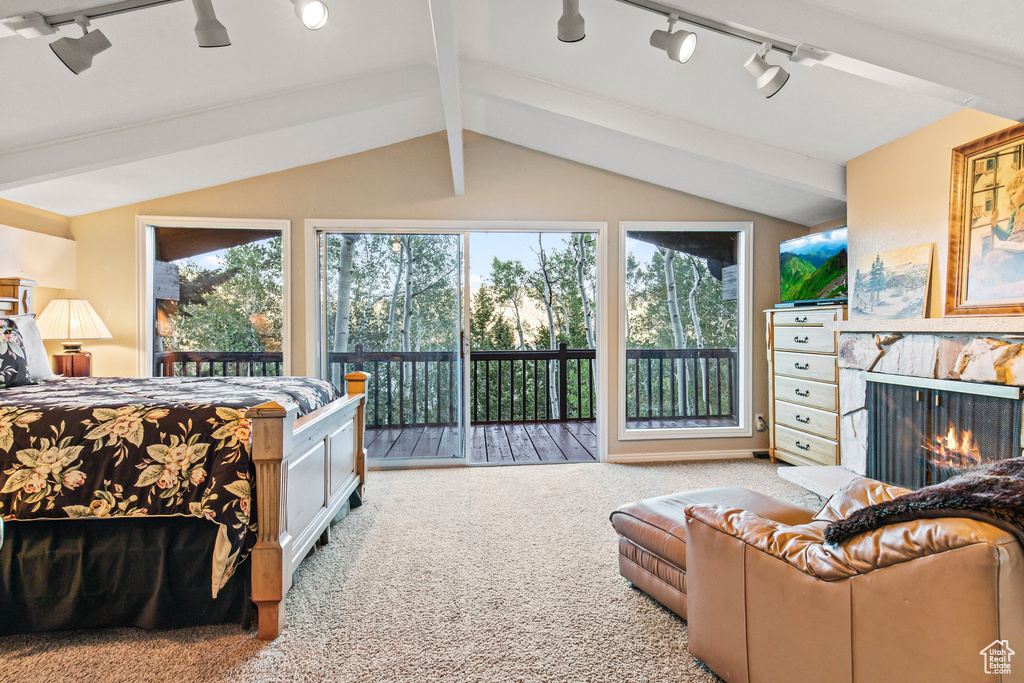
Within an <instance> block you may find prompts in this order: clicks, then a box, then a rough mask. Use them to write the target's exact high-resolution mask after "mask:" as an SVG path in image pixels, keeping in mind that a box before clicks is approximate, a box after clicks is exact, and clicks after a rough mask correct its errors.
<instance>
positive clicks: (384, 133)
mask: <svg viewBox="0 0 1024 683" xmlns="http://www.w3.org/2000/svg"><path fill="white" fill-rule="evenodd" d="M428 68H429V70H430V72H431V75H433V71H434V70H433V68H430V67H428ZM443 126H444V117H443V115H442V113H441V107H440V105H439V103H438V91H437V88H436V87H435V88H434V89H432V90H424V91H422V92H419V93H414V94H412V95H410V96H409V97H405V98H398V99H392V100H383V101H378V102H376V103H374V104H373V105H371V106H368V107H366V108H364V109H359V110H356V111H350V112H346V113H343V114H340V115H338V116H332V117H327V118H323V119H319V120H316V121H310V122H308V123H301V124H298V125H293V126H290V127H287V128H278V129H275V130H268V131H266V132H262V133H257V134H253V135H248V136H246V137H239V138H234V139H232V140H227V141H224V142H216V143H213V144H209V145H206V146H203V147H195V148H191V149H186V150H182V151H178V152H171V153H168V154H164V155H161V156H153V157H148V158H144V159H140V160H138V161H132V162H127V163H120V164H117V165H109V166H105V167H103V168H98V169H95V170H92V171H82V172H77V173H74V174H64V175H62V176H60V177H58V178H54V179H52V180H45V181H42V182H37V183H35V184H33V185H26V186H24V187H17V188H14V189H11V190H4V191H0V198H3V199H8V200H10V201H13V202H18V203H19V204H27V205H28V206H34V207H36V208H40V209H45V210H47V211H52V212H54V213H59V214H62V215H65V216H78V215H81V214H84V213H92V212H94V211H101V210H104V209H111V208H115V207H119V206H126V205H129V204H135V203H137V202H142V201H146V200H150V199H156V198H158V197H166V196H170V195H175V194H180V193H182V192H190V191H192V190H201V189H204V188H208V187H215V186H217V185H223V184H225V183H230V182H234V181H237V180H242V179H244V178H251V177H254V176H261V175H265V174H268V173H275V172H277V171H284V170H286V169H290V168H296V167H299V166H306V165H308V164H314V163H317V162H321V161H328V160H331V159H336V158H339V157H343V156H347V155H349V154H356V153H359V152H365V151H367V150H371V149H377V148H378V147H384V146H386V145H393V144H395V143H398V142H402V141H405V140H411V139H412V138H417V137H420V136H423V135H429V134H431V133H436V132H437V131H440V130H441V129H442V128H443ZM310 192H311V194H310V195H309V196H310V197H313V196H318V195H317V193H323V192H328V193H329V192H330V188H327V187H312V188H310Z"/></svg>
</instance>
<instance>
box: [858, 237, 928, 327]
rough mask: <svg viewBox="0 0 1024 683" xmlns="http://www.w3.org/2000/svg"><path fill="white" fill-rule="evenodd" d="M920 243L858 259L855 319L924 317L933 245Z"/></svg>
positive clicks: (866, 255)
mask: <svg viewBox="0 0 1024 683" xmlns="http://www.w3.org/2000/svg"><path fill="white" fill-rule="evenodd" d="M933 244H934V243H929V244H919V245H918V246H916V247H904V248H902V249H894V250H892V251H885V252H882V253H880V254H865V255H864V256H861V257H860V258H858V259H857V271H856V273H854V277H853V296H852V297H850V310H851V312H852V313H853V317H856V318H888V319H903V318H923V317H924V314H925V311H926V307H927V305H928V283H929V281H930V279H931V272H932V246H933Z"/></svg>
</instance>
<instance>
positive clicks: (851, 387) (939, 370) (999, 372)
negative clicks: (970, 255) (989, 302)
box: [779, 317, 1024, 497]
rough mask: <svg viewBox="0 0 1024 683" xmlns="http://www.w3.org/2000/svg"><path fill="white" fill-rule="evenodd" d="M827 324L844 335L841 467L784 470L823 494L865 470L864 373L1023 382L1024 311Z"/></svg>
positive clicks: (1023, 440) (841, 346)
mask: <svg viewBox="0 0 1024 683" xmlns="http://www.w3.org/2000/svg"><path fill="white" fill-rule="evenodd" d="M825 327H826V329H831V330H833V331H835V332H838V333H839V414H840V450H841V467H785V468H781V469H780V470H779V474H780V476H782V477H784V478H785V479H789V480H791V481H793V482H795V483H797V484H799V485H801V486H803V487H804V488H806V489H808V490H809V491H811V492H813V493H815V494H817V495H818V496H821V497H827V496H829V495H831V493H833V492H834V491H835V490H836V489H838V488H839V487H840V486H842V485H843V484H845V483H846V481H848V480H849V479H850V478H852V476H853V475H854V474H859V475H864V474H865V472H866V468H867V435H868V434H867V432H868V424H867V418H868V411H867V409H866V408H865V400H866V399H865V394H866V382H865V381H864V380H863V379H862V378H861V373H862V372H877V373H885V374H888V375H902V376H905V377H923V378H930V379H947V380H958V381H964V382H987V383H993V384H1003V385H1010V386H1024V317H1006V318H1003V317H963V318H958V317H951V318H924V319H919V320H860V319H855V320H846V321H837V322H834V323H825ZM1021 443H1022V444H1024V434H1022V435H1021Z"/></svg>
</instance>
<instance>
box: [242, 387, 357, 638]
mask: <svg viewBox="0 0 1024 683" xmlns="http://www.w3.org/2000/svg"><path fill="white" fill-rule="evenodd" d="M369 377H370V376H369V375H368V374H366V373H365V372H351V373H349V374H348V375H346V376H345V380H346V382H347V395H346V396H343V397H342V398H339V399H337V400H335V401H332V402H331V403H329V404H327V405H326V406H323V407H321V408H319V409H318V410H316V411H314V412H312V413H310V414H309V415H305V416H303V417H298V406H294V405H293V406H290V407H288V408H285V407H284V406H282V405H280V404H279V403H275V402H268V403H263V404H261V405H258V406H256V407H254V408H250V409H249V411H248V412H247V413H246V417H248V418H249V419H250V420H251V421H252V460H253V463H254V465H255V468H256V481H255V495H256V515H257V516H256V521H257V534H256V545H255V546H254V547H253V549H252V601H253V602H254V603H256V618H257V624H258V633H257V637H258V638H259V639H260V640H273V639H275V638H277V636H278V635H279V634H280V633H281V629H283V628H284V596H285V594H286V593H287V592H288V589H289V588H291V586H292V575H293V572H295V570H296V569H297V568H298V566H299V563H301V562H302V560H303V558H304V557H306V555H307V554H308V553H309V552H310V551H311V550H312V548H313V547H314V545H315V544H316V542H317V541H318V540H319V541H320V542H321V543H326V542H328V541H329V540H330V533H329V529H330V526H331V522H332V521H334V520H335V519H337V518H338V517H340V516H343V515H344V514H345V513H346V511H347V510H348V505H349V501H350V497H351V496H352V494H353V493H358V494H359V496H360V499H361V498H362V495H363V483H364V482H365V480H366V452H365V450H364V447H363V443H364V442H363V425H364V422H363V420H364V419H365V404H366V396H365V391H366V382H367V380H368V379H369Z"/></svg>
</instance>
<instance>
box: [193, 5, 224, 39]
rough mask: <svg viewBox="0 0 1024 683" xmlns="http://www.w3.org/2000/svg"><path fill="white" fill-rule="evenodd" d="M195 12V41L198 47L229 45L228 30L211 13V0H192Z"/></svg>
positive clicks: (212, 12)
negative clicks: (197, 42)
mask: <svg viewBox="0 0 1024 683" xmlns="http://www.w3.org/2000/svg"><path fill="white" fill-rule="evenodd" d="M192 6H193V7H195V10H196V19H197V20H198V21H197V22H196V40H198V41H199V47H227V46H228V45H230V44H231V39H230V38H228V30H227V29H226V28H224V24H222V23H220V22H219V21H217V15H216V14H215V13H214V11H213V0H192Z"/></svg>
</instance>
